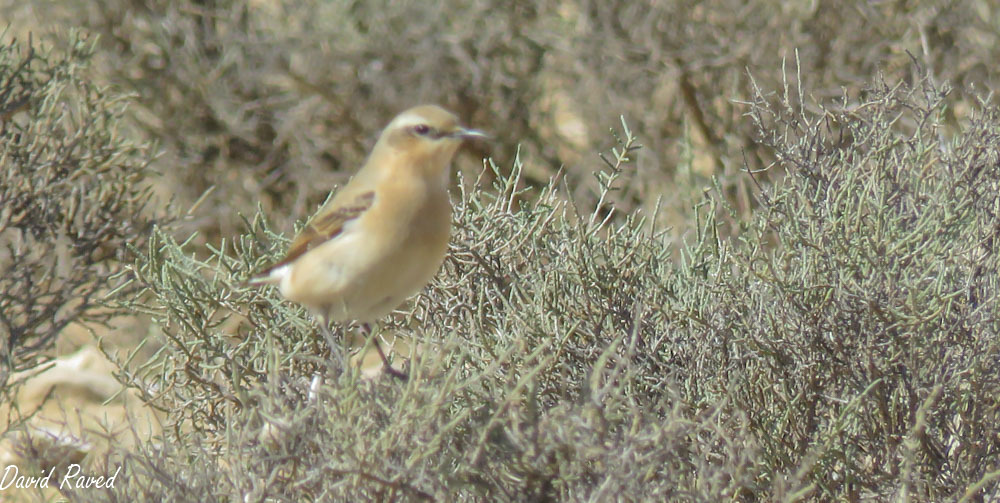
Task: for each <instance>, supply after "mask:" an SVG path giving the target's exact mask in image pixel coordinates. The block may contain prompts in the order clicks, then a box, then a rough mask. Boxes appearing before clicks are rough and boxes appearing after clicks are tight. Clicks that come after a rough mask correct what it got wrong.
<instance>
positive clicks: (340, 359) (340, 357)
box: [319, 316, 347, 371]
mask: <svg viewBox="0 0 1000 503" xmlns="http://www.w3.org/2000/svg"><path fill="white" fill-rule="evenodd" d="M319 326H320V329H322V331H323V337H325V338H326V345H327V346H329V347H330V358H331V359H333V360H334V361H335V362H336V364H337V366H338V367H339V368H340V370H341V371H343V370H344V369H346V368H347V364H346V362H345V360H344V351H343V348H342V347H341V346H340V344H338V343H337V340H336V339H335V338H334V337H333V332H332V331H330V325H329V323H327V321H326V316H320V317H319Z"/></svg>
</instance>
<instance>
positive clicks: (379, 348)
mask: <svg viewBox="0 0 1000 503" xmlns="http://www.w3.org/2000/svg"><path fill="white" fill-rule="evenodd" d="M361 330H362V331H363V332H364V333H365V335H367V336H368V337H370V338H371V340H372V342H373V343H375V350H376V351H378V355H379V357H380V358H382V365H384V366H385V367H384V368H385V371H386V372H388V373H389V375H391V376H392V377H395V378H396V379H402V380H404V381H405V380H407V379H408V378H409V376H408V375H407V374H406V373H405V372H402V371H399V370H396V369H395V368H393V367H392V364H391V363H389V358H387V357H386V356H385V351H382V345H381V344H379V343H378V336H377V335H373V334H372V327H371V325H369V324H367V323H363V324H362V325H361Z"/></svg>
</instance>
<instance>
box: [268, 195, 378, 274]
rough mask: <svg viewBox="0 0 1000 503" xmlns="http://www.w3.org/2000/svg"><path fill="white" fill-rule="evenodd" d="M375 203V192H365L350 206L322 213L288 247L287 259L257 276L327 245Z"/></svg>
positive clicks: (346, 205)
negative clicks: (324, 244) (321, 245)
mask: <svg viewBox="0 0 1000 503" xmlns="http://www.w3.org/2000/svg"><path fill="white" fill-rule="evenodd" d="M373 201H375V192H364V193H361V194H359V195H358V196H357V197H355V198H354V200H353V201H351V203H350V204H345V205H342V206H337V207H335V208H331V209H330V210H329V211H321V212H320V213H318V214H317V215H316V216H315V217H313V219H312V220H311V221H309V223H308V224H307V225H306V228H305V229H302V232H300V233H299V235H298V236H295V239H294V240H292V245H291V246H289V247H288V252H287V253H286V254H285V258H283V259H281V260H280V261H278V262H276V263H274V264H272V265H271V266H270V267H268V268H266V269H264V270H262V271H261V272H260V273H259V274H258V275H257V276H265V275H267V274H269V273H270V272H271V271H272V270H274V269H276V268H278V267H281V266H283V265H285V264H287V263H289V262H291V261H293V260H295V259H297V258H299V257H300V256H301V255H302V254H303V253H305V252H307V251H309V250H311V249H312V248H313V247H315V246H317V245H320V244H322V243H325V242H327V241H329V240H331V239H333V238H334V237H336V236H337V235H338V234H340V232H341V231H342V230H343V229H344V224H346V223H347V222H350V221H351V220H354V219H355V218H358V217H359V216H361V214H362V213H364V212H365V211H366V210H368V208H371V206H372V202H373Z"/></svg>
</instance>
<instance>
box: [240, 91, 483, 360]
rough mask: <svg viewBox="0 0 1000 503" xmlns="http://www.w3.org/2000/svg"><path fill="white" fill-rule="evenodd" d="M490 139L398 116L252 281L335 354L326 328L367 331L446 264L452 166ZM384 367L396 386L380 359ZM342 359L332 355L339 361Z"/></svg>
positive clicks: (422, 114)
mask: <svg viewBox="0 0 1000 503" xmlns="http://www.w3.org/2000/svg"><path fill="white" fill-rule="evenodd" d="M476 138H488V136H487V135H486V134H485V133H483V132H482V131H478V130H475V129H468V128H466V127H463V126H461V125H460V124H459V120H458V118H457V117H456V116H455V115H454V114H453V113H451V112H449V111H448V110H446V109H444V108H442V107H440V106H438V105H420V106H416V107H413V108H410V109H408V110H405V111H403V112H402V113H400V114H399V115H397V116H396V117H395V118H394V119H392V121H391V122H389V124H388V126H386V127H385V129H383V130H382V133H381V135H380V136H379V139H378V141H377V142H376V143H375V146H374V147H373V148H372V151H371V153H370V154H369V156H368V158H367V160H366V161H365V163H364V164H363V165H362V167H361V169H360V170H358V172H357V173H356V174H355V175H354V176H353V177H352V178H351V180H350V181H349V182H348V183H347V184H346V185H344V187H342V188H341V189H340V190H338V191H337V192H336V193H335V194H334V196H333V198H332V199H330V200H329V202H328V203H327V204H325V205H324V206H323V207H322V208H320V210H319V211H318V212H317V213H316V214H315V215H314V216H313V217H312V218H311V219H310V220H309V221H308V223H307V224H306V226H305V227H304V228H303V229H302V230H301V231H300V232H299V233H298V235H297V236H296V237H295V239H293V240H292V243H291V245H290V246H289V248H288V251H287V253H286V254H285V256H284V258H283V259H281V260H279V261H278V262H276V263H274V264H272V265H270V266H268V267H266V268H264V269H262V270H261V271H260V272H259V273H258V274H256V275H255V276H254V277H253V278H251V279H250V283H251V284H252V285H266V284H270V285H275V286H277V288H278V291H279V292H280V293H281V295H282V296H283V297H284V298H285V299H287V300H290V301H293V302H297V303H299V304H301V305H303V306H305V307H306V308H307V309H308V310H309V311H310V312H311V313H312V314H313V315H314V316H316V317H317V318H318V319H319V323H320V327H321V329H322V330H323V334H324V335H325V337H326V338H327V341H328V342H327V343H328V344H329V345H330V346H331V347H330V350H331V352H336V351H337V349H336V348H335V346H336V342H335V341H334V338H333V335H332V333H331V332H330V328H329V326H328V324H329V323H330V322H350V321H355V322H359V323H360V324H361V326H362V328H363V329H364V330H365V331H366V332H367V333H368V334H369V335H370V334H371V328H370V324H371V323H374V322H377V321H378V320H379V319H380V318H382V317H384V316H385V315H387V314H389V313H390V312H392V311H393V310H394V309H396V308H397V307H398V306H399V305H400V304H401V303H403V302H404V301H405V300H407V299H408V298H409V297H411V296H413V295H414V294H416V293H417V292H419V291H420V290H421V289H422V288H423V287H424V286H425V285H426V284H427V283H428V282H429V281H430V280H431V278H433V277H434V275H435V274H436V273H437V271H438V269H440V267H441V264H442V263H443V262H444V258H445V253H446V251H447V248H448V241H449V239H450V236H451V200H450V198H449V195H448V183H449V174H450V165H451V161H452V158H453V157H454V156H455V153H456V151H457V150H458V148H459V146H460V145H461V144H462V143H463V141H465V140H472V139H476ZM374 342H375V347H376V349H377V350H378V352H379V355H380V356H381V358H382V362H383V364H384V365H385V367H384V368H385V369H386V370H387V372H389V373H390V374H391V375H393V376H395V377H399V378H402V379H405V378H406V374H404V373H402V372H401V371H398V370H395V369H394V368H393V367H392V366H391V365H390V363H389V360H388V358H386V356H385V353H384V352H383V351H382V348H381V346H380V345H379V343H378V340H377V339H375V341H374ZM337 354H338V355H339V353H337Z"/></svg>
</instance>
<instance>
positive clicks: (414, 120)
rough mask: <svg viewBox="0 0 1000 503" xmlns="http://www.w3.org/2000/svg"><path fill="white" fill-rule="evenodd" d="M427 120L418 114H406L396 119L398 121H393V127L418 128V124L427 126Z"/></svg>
mask: <svg viewBox="0 0 1000 503" xmlns="http://www.w3.org/2000/svg"><path fill="white" fill-rule="evenodd" d="M426 123H427V119H425V118H423V117H421V116H419V115H417V114H404V115H400V116H399V117H396V120H394V121H392V125H393V127H407V126H416V125H418V124H426Z"/></svg>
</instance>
